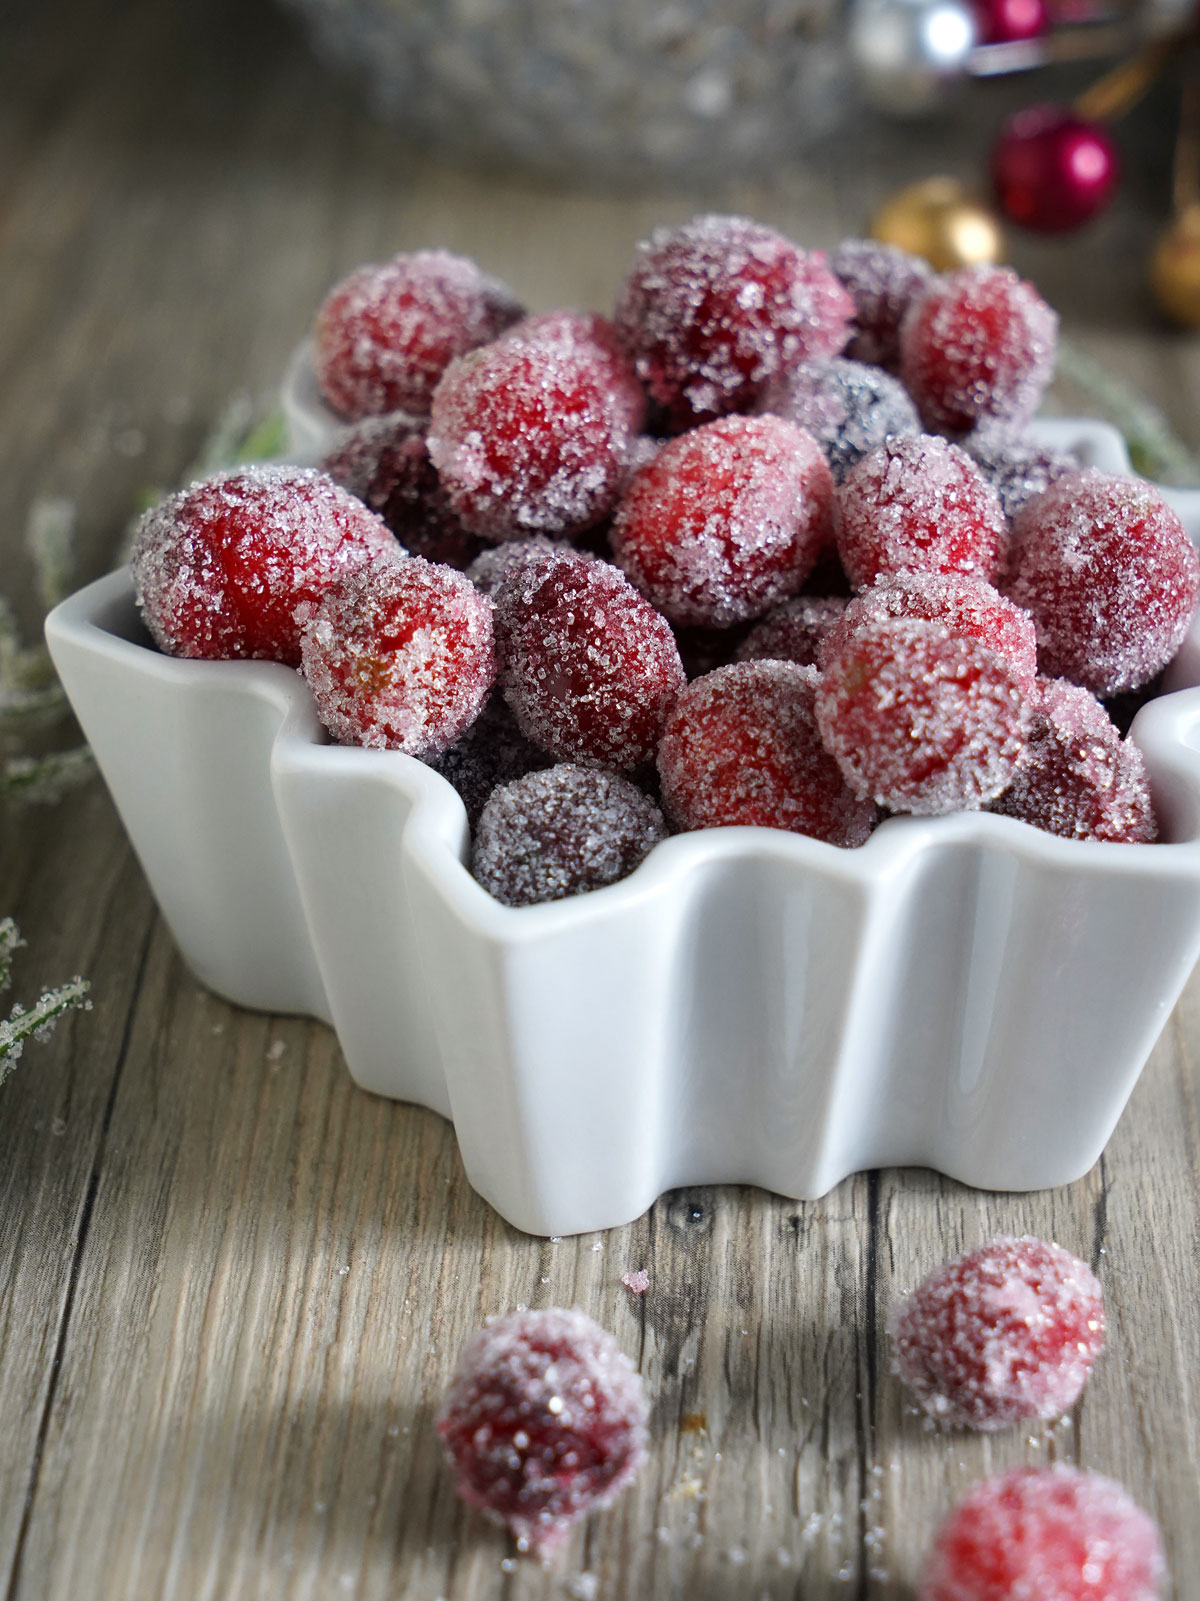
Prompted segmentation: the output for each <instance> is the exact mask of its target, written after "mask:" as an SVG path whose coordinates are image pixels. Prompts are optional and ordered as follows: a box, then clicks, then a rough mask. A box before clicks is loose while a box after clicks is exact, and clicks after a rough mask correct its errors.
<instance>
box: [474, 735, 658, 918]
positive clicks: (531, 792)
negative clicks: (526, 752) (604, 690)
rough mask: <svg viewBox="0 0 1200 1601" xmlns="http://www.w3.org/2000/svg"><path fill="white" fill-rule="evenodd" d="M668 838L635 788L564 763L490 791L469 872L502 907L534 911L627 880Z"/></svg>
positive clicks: (653, 810) (650, 804) (651, 805)
mask: <svg viewBox="0 0 1200 1601" xmlns="http://www.w3.org/2000/svg"><path fill="white" fill-rule="evenodd" d="M666 837H667V826H666V824H665V823H664V822H663V816H662V813H661V812H660V811H659V809H658V807H657V806H656V805H655V804H654V802H653V801H652V800H651V799H650V797H649V796H648V795H646V794H644V793H643V792H642V791H641V790H640V789H638V787H637V785H636V784H632V783H630V781H629V780H628V779H627V778H622V777H621V775H620V774H619V773H610V772H606V771H605V770H604V769H603V768H597V767H577V766H576V765H575V764H574V763H572V762H560V763H559V765H558V766H557V767H551V768H548V769H547V770H546V771H544V772H537V773H530V774H528V775H527V776H526V777H524V778H518V779H515V780H514V781H513V782H512V783H509V784H505V785H504V786H503V787H502V788H499V789H495V790H493V791H492V794H491V795H490V797H489V798H488V802H487V804H486V806H485V807H484V808H483V812H482V814H481V816H480V818H479V826H478V828H477V830H476V833H475V844H474V849H473V851H472V855H471V871H472V873H474V875H475V877H476V878H477V879H478V881H479V882H480V883H481V884H482V885H483V887H484V889H486V890H487V891H489V893H490V894H492V895H494V896H495V897H496V899H497V900H498V901H503V902H504V904H505V906H533V905H535V904H536V903H537V902H539V901H560V900H563V899H565V898H566V897H567V896H569V895H583V894H586V893H587V892H588V891H589V890H593V889H601V888H603V886H604V885H605V884H615V883H616V882H617V880H618V879H621V878H627V877H628V876H629V874H630V873H632V872H633V870H634V868H635V867H637V866H638V865H639V863H641V862H642V861H644V860H645V858H646V857H647V856H648V855H649V853H650V851H651V850H653V848H654V846H655V845H657V844H659V843H660V842H661V841H662V840H664V839H666Z"/></svg>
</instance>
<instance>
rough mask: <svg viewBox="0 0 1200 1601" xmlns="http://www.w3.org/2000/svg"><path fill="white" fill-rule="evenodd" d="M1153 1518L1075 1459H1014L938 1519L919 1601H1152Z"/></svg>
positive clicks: (1159, 1568)
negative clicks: (1024, 1463)
mask: <svg viewBox="0 0 1200 1601" xmlns="http://www.w3.org/2000/svg"><path fill="white" fill-rule="evenodd" d="M1165 1577H1166V1563H1165V1562H1164V1560H1163V1553H1162V1543H1161V1541H1160V1539H1159V1533H1158V1528H1157V1526H1156V1525H1155V1523H1154V1520H1153V1518H1151V1517H1150V1516H1149V1514H1148V1513H1146V1512H1143V1511H1142V1509H1141V1507H1139V1506H1138V1505H1137V1504H1136V1503H1135V1502H1134V1501H1133V1500H1131V1499H1130V1497H1129V1496H1128V1495H1127V1494H1126V1492H1125V1491H1124V1490H1123V1489H1122V1488H1121V1486H1120V1485H1119V1484H1114V1483H1113V1481H1112V1480H1111V1479H1105V1478H1101V1476H1100V1475H1099V1474H1098V1473H1082V1472H1080V1470H1079V1469H1078V1468H1071V1467H1063V1466H1058V1467H1052V1468H1013V1469H1012V1470H1011V1471H1010V1472H1008V1473H1000V1474H997V1475H996V1476H995V1477H994V1478H990V1479H984V1480H982V1482H980V1483H979V1484H976V1485H974V1486H973V1487H972V1488H971V1489H970V1490H969V1491H968V1492H967V1494H966V1495H965V1496H964V1497H963V1499H962V1500H961V1501H960V1502H959V1503H958V1505H957V1506H956V1507H955V1509H954V1511H953V1512H951V1514H950V1516H949V1517H948V1518H947V1519H946V1521H945V1522H944V1523H943V1524H942V1526H941V1528H940V1529H939V1530H938V1532H937V1537H936V1539H935V1540H934V1544H933V1550H932V1551H931V1553H930V1555H929V1558H928V1560H927V1562H926V1564H925V1569H924V1572H923V1573H922V1575H921V1581H920V1583H919V1584H918V1586H917V1601H1156V1598H1157V1597H1158V1596H1159V1595H1160V1594H1161V1590H1162V1584H1163V1580H1164V1579H1165Z"/></svg>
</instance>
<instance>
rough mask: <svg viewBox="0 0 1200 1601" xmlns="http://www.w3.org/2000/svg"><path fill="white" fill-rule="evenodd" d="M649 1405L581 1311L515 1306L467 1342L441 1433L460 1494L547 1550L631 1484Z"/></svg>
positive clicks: (617, 1352)
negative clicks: (518, 1308)
mask: <svg viewBox="0 0 1200 1601" xmlns="http://www.w3.org/2000/svg"><path fill="white" fill-rule="evenodd" d="M648 1412H649V1409H648V1407H647V1405H646V1398H645V1394H644V1392H643V1390H642V1383H641V1380H640V1379H639V1377H638V1375H637V1372H636V1371H635V1369H634V1367H633V1364H632V1363H631V1362H630V1360H629V1358H628V1357H627V1356H626V1355H625V1354H624V1352H623V1351H622V1350H621V1349H620V1347H619V1346H618V1345H617V1342H616V1341H615V1340H614V1339H613V1337H612V1335H611V1334H609V1333H607V1331H606V1330H604V1329H602V1328H600V1327H599V1325H598V1324H596V1323H593V1322H592V1320H591V1319H590V1318H588V1317H585V1316H584V1314H583V1313H582V1312H579V1311H576V1310H572V1311H569V1312H568V1311H561V1310H558V1309H552V1310H550V1311H546V1312H510V1313H509V1314H508V1315H507V1316H506V1317H501V1318H497V1319H496V1320H495V1321H494V1322H492V1323H489V1324H488V1326H487V1327H486V1328H484V1329H481V1330H480V1332H479V1333H478V1334H476V1335H475V1336H474V1338H473V1339H471V1340H470V1341H469V1342H468V1344H467V1346H466V1348H465V1349H464V1351H463V1354H462V1356H461V1357H460V1359H459V1363H458V1367H457V1368H456V1369H455V1372H454V1377H453V1379H452V1380H451V1382H450V1388H449V1389H448V1390H447V1392H446V1395H445V1398H444V1400H443V1401H442V1404H441V1406H440V1408H439V1409H438V1414H437V1430H438V1433H439V1434H440V1435H441V1437H442V1444H443V1445H444V1446H445V1449H446V1454H447V1456H448V1457H449V1459H450V1462H451V1465H452V1466H453V1468H454V1472H455V1475H456V1481H457V1489H458V1493H459V1495H461V1496H462V1498H463V1500H464V1501H467V1502H469V1504H470V1505H471V1506H474V1507H478V1508H479V1509H480V1511H482V1512H483V1513H485V1514H486V1516H487V1517H489V1518H491V1519H492V1521H493V1522H495V1523H503V1524H507V1525H508V1527H509V1528H510V1529H511V1530H512V1532H513V1534H514V1535H515V1536H516V1537H517V1539H518V1540H519V1541H521V1542H523V1543H527V1544H528V1545H530V1546H533V1547H534V1548H535V1549H541V1550H545V1549H547V1548H551V1547H553V1546H554V1545H556V1544H557V1543H558V1542H559V1541H561V1540H562V1539H563V1537H564V1536H565V1535H566V1533H567V1531H568V1529H569V1527H570V1525H571V1524H572V1523H573V1522H574V1521H575V1519H576V1518H579V1517H582V1516H584V1514H585V1513H588V1512H591V1511H593V1510H595V1509H596V1508H598V1507H604V1506H608V1505H609V1503H610V1502H611V1501H613V1500H614V1499H615V1498H616V1496H617V1495H618V1494H619V1493H620V1492H621V1491H622V1490H623V1489H625V1487H626V1486H627V1485H628V1484H630V1483H631V1482H632V1480H633V1478H634V1477H635V1475H636V1473H637V1471H638V1468H639V1467H640V1466H641V1462H642V1459H643V1457H644V1455H645V1449H646V1421H647V1417H648Z"/></svg>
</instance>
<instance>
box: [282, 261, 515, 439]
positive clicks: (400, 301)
mask: <svg viewBox="0 0 1200 1601" xmlns="http://www.w3.org/2000/svg"><path fill="white" fill-rule="evenodd" d="M521 315H522V307H521V306H520V305H519V304H518V302H517V301H516V300H515V299H514V298H513V295H512V293H511V292H510V291H509V290H508V289H507V288H506V287H505V286H504V284H502V283H498V282H497V281H496V280H495V279H494V278H488V277H486V276H485V275H484V274H483V273H482V272H480V270H479V268H478V267H477V266H476V265H475V263H474V262H473V261H468V260H466V258H465V257H463V256H452V255H450V254H449V253H448V252H447V251H445V250H419V251H417V252H416V253H415V254H414V255H401V256H393V257H392V259H391V260H390V261H385V262H381V263H379V264H378V265H369V266H363V267H358V268H356V269H355V271H354V272H352V273H350V275H349V276H348V277H346V278H343V279H342V281H341V282H340V283H338V284H335V285H334V287H333V288H332V289H331V290H330V291H329V294H328V295H327V296H326V298H325V301H324V303H323V304H322V306H321V309H320V311H318V313H317V322H316V336H315V347H314V357H313V359H314V364H315V366H316V371H317V380H318V382H319V383H320V386H321V392H322V394H323V395H324V396H325V399H326V400H327V401H328V402H329V404H330V405H331V406H332V407H333V409H334V410H335V411H336V412H338V413H339V415H341V416H343V417H346V418H349V419H350V420H352V421H353V420H354V419H356V418H359V417H368V416H375V415H377V414H379V413H380V412H385V411H408V412H412V413H413V414H414V415H416V416H426V415H427V414H428V412H429V405H430V401H431V400H432V398H433V391H434V389H435V387H436V385H437V382H438V380H439V378H440V377H441V376H442V373H443V372H444V371H445V370H446V367H447V365H448V364H449V363H450V362H451V361H452V360H453V359H454V357H455V356H461V355H463V354H464V353H465V352H466V351H468V350H474V349H475V347H476V346H477V345H485V344H487V343H488V342H489V341H490V340H492V339H495V338H496V337H497V335H498V334H501V333H503V331H504V330H505V328H507V327H508V326H509V325H510V324H511V323H514V322H516V320H517V319H518V318H519V317H520V316H521Z"/></svg>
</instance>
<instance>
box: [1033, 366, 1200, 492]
mask: <svg viewBox="0 0 1200 1601" xmlns="http://www.w3.org/2000/svg"><path fill="white" fill-rule="evenodd" d="M1058 376H1059V377H1060V378H1065V379H1066V380H1067V381H1068V382H1069V383H1072V384H1074V385H1075V387H1076V388H1077V389H1079V390H1081V391H1082V392H1083V393H1084V394H1085V395H1087V397H1088V399H1089V400H1091V401H1092V402H1094V404H1095V405H1096V407H1097V408H1098V410H1100V411H1102V412H1103V413H1104V415H1105V416H1106V417H1107V418H1108V420H1109V422H1111V423H1112V424H1113V425H1114V426H1115V427H1116V428H1119V429H1120V431H1121V433H1122V434H1124V436H1125V443H1126V444H1127V445H1128V447H1129V459H1130V461H1131V462H1132V464H1133V468H1134V471H1135V472H1139V473H1141V474H1142V476H1143V477H1145V478H1158V479H1163V480H1165V481H1166V482H1168V483H1174V484H1200V457H1197V455H1196V454H1195V452H1194V451H1192V450H1189V449H1188V447H1187V446H1186V445H1185V444H1184V443H1183V441H1182V440H1181V439H1179V438H1178V437H1177V435H1176V434H1175V433H1174V431H1173V430H1172V428H1171V425H1170V423H1168V421H1167V419H1166V417H1165V416H1164V415H1163V413H1162V412H1161V411H1160V410H1159V408H1158V407H1157V406H1156V405H1155V404H1154V403H1153V401H1150V400H1147V399H1146V397H1145V396H1144V395H1142V394H1139V393H1138V392H1137V390H1135V389H1131V388H1129V386H1128V385H1127V384H1125V383H1124V382H1122V380H1121V379H1120V378H1118V377H1116V376H1114V374H1113V373H1111V372H1110V371H1109V370H1108V368H1107V367H1106V366H1105V365H1104V363H1103V362H1100V361H1097V360H1096V358H1095V357H1094V356H1090V355H1089V354H1088V353H1087V351H1085V350H1081V349H1080V348H1079V346H1078V345H1074V344H1072V343H1071V341H1070V340H1067V339H1060V340H1059V342H1058Z"/></svg>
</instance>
